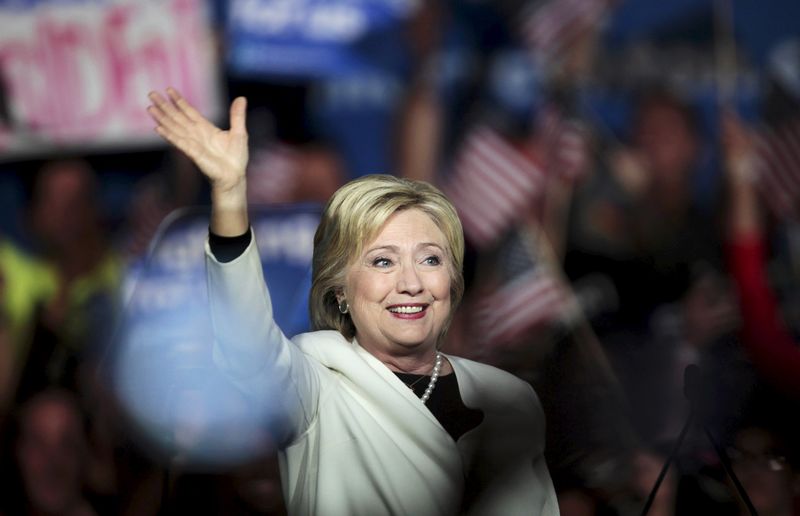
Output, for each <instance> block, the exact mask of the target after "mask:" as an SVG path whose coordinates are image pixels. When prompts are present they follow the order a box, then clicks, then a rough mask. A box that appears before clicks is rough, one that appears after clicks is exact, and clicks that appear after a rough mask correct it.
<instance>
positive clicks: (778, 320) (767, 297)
mask: <svg viewBox="0 0 800 516" xmlns="http://www.w3.org/2000/svg"><path fill="white" fill-rule="evenodd" d="M727 251H728V261H729V265H730V269H731V273H732V275H733V278H734V280H735V283H736V288H737V290H738V294H739V302H740V304H741V312H742V327H743V328H742V333H743V335H742V337H743V338H742V340H743V343H744V346H745V348H746V349H747V351H748V353H749V355H750V357H751V359H752V360H753V364H754V365H755V366H756V367H757V368H758V369H759V371H760V372H761V373H762V374H763V375H764V376H766V377H767V378H768V379H769V380H770V381H772V382H773V383H774V384H776V385H777V386H779V387H780V388H782V389H783V390H785V391H787V392H789V393H790V394H793V395H795V396H798V395H800V347H798V346H797V344H796V343H795V342H794V339H793V338H792V335H791V333H790V332H789V330H788V328H787V327H786V324H785V322H784V321H783V319H782V317H781V314H780V310H779V307H778V300H777V299H776V297H775V293H774V292H773V291H772V289H771V288H770V286H769V282H768V280H767V277H766V273H765V271H766V249H765V246H764V240H763V237H761V236H760V235H750V236H749V237H740V238H738V239H736V240H732V241H729V242H728V249H727Z"/></svg>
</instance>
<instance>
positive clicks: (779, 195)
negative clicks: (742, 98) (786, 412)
mask: <svg viewBox="0 0 800 516" xmlns="http://www.w3.org/2000/svg"><path fill="white" fill-rule="evenodd" d="M756 159H757V169H756V170H757V176H756V178H757V184H758V186H759V188H760V190H761V193H762V194H763V196H764V198H765V199H766V201H767V202H766V204H767V205H768V206H769V207H770V209H772V211H773V213H774V214H775V216H776V217H778V218H779V219H781V220H786V219H790V218H795V219H796V218H797V217H798V216H800V116H794V117H792V118H791V119H788V120H785V121H783V122H782V123H781V124H780V125H774V126H768V127H766V128H764V129H762V130H761V131H760V133H759V134H758V135H757V136H756Z"/></svg>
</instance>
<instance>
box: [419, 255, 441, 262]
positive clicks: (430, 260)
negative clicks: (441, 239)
mask: <svg viewBox="0 0 800 516" xmlns="http://www.w3.org/2000/svg"><path fill="white" fill-rule="evenodd" d="M423 263H424V264H425V265H441V264H442V260H441V258H439V257H438V256H436V255H435V254H434V255H431V256H428V257H427V258H425V260H423Z"/></svg>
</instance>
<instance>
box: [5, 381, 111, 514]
mask: <svg viewBox="0 0 800 516" xmlns="http://www.w3.org/2000/svg"><path fill="white" fill-rule="evenodd" d="M13 451H14V458H15V462H16V465H17V473H18V481H19V482H20V484H21V485H20V487H21V488H22V490H21V491H17V492H15V490H14V489H13V486H11V485H8V484H7V485H6V487H5V488H4V492H5V493H6V494H7V495H9V496H8V497H7V498H5V497H4V502H5V504H6V505H5V507H4V509H5V510H7V511H8V512H7V514H9V515H12V514H27V515H32V516H33V515H36V516H50V515H52V516H56V515H58V516H91V515H94V514H98V513H97V512H96V510H95V508H94V507H93V506H92V504H91V503H90V500H89V499H88V498H87V497H86V495H85V494H84V487H85V483H84V480H85V479H84V473H85V467H86V465H87V460H88V443H87V441H86V434H85V429H84V426H83V415H82V411H81V409H80V407H79V405H78V402H77V399H76V398H75V397H74V395H72V394H71V393H69V392H67V391H63V390H60V389H46V390H44V391H41V392H39V393H37V394H35V395H33V396H32V397H31V398H30V399H28V400H27V401H25V403H23V405H22V406H21V407H20V409H19V417H18V425H17V433H16V436H15V439H14V450H13ZM9 487H10V488H11V489H7V488H9ZM12 495H14V496H12ZM15 496H16V503H17V505H16V506H14V505H10V504H11V503H12V501H13V500H14V498H15Z"/></svg>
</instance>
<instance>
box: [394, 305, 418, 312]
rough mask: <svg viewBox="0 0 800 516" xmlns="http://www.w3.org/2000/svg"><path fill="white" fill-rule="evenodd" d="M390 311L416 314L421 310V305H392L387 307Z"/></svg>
mask: <svg viewBox="0 0 800 516" xmlns="http://www.w3.org/2000/svg"><path fill="white" fill-rule="evenodd" d="M389 311H390V312H394V313H396V314H417V313H419V312H421V311H422V307H421V306H393V307H391V308H390V309H389Z"/></svg>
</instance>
